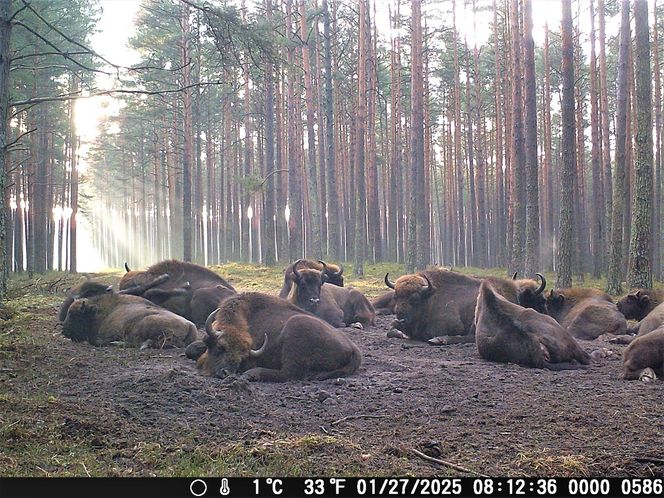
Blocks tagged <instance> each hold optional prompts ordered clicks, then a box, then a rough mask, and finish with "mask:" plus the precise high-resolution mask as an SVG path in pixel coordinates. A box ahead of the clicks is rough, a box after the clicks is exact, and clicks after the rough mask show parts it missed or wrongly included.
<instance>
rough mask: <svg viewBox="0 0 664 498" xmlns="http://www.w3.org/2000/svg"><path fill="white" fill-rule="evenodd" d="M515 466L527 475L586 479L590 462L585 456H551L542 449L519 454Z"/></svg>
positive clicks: (547, 451)
mask: <svg viewBox="0 0 664 498" xmlns="http://www.w3.org/2000/svg"><path fill="white" fill-rule="evenodd" d="M515 464H516V466H517V467H518V468H519V469H521V470H523V471H524V472H525V473H526V474H528V475H532V474H536V475H546V476H561V477H566V476H567V477H574V476H576V477H579V476H583V477H586V476H589V475H591V469H590V467H591V465H592V460H591V459H590V458H589V457H587V456H585V455H552V454H551V453H550V452H549V450H548V448H543V449H542V450H535V451H525V452H521V453H519V454H518V455H517V457H516V460H515Z"/></svg>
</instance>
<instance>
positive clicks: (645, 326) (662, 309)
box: [618, 289, 664, 335]
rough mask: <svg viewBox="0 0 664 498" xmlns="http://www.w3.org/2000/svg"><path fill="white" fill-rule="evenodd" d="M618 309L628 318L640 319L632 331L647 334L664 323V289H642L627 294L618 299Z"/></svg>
mask: <svg viewBox="0 0 664 498" xmlns="http://www.w3.org/2000/svg"><path fill="white" fill-rule="evenodd" d="M618 309H619V310H620V312H621V313H622V314H623V315H625V318H627V319H628V320H639V323H638V324H637V325H636V326H635V327H632V328H631V329H630V332H632V333H638V335H644V334H647V333H649V332H652V331H653V330H655V329H657V328H659V327H660V325H664V291H663V290H660V289H640V290H638V291H636V292H633V293H631V294H627V295H626V296H625V297H623V298H622V299H621V300H620V301H618Z"/></svg>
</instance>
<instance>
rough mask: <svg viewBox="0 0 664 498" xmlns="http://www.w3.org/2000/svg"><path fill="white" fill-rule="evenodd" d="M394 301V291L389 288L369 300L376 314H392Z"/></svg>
mask: <svg viewBox="0 0 664 498" xmlns="http://www.w3.org/2000/svg"><path fill="white" fill-rule="evenodd" d="M395 302H396V301H395V299H394V291H393V290H391V289H390V290H388V291H387V292H385V293H384V294H381V295H380V296H378V297H377V298H376V299H372V300H371V304H372V305H373V307H374V309H375V310H376V314H377V315H394V305H395Z"/></svg>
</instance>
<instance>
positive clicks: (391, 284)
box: [385, 273, 394, 289]
mask: <svg viewBox="0 0 664 498" xmlns="http://www.w3.org/2000/svg"><path fill="white" fill-rule="evenodd" d="M385 285H387V286H388V287H389V288H390V289H394V282H392V281H391V280H390V274H389V273H386V274H385Z"/></svg>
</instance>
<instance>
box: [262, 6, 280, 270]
mask: <svg viewBox="0 0 664 498" xmlns="http://www.w3.org/2000/svg"><path fill="white" fill-rule="evenodd" d="M265 10H266V12H267V18H268V21H272V0H265ZM274 114H275V113H274V65H273V64H272V61H271V60H268V61H267V65H266V68H265V177H266V178H267V183H266V185H265V213H264V216H263V217H262V219H263V223H264V228H263V264H265V265H266V266H272V265H274V264H276V262H277V258H276V251H275V226H274V224H275V218H276V217H277V216H278V213H277V212H276V210H275V205H274V180H275V179H274V175H275V172H274V171H275V169H274ZM277 174H278V173H277Z"/></svg>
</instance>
